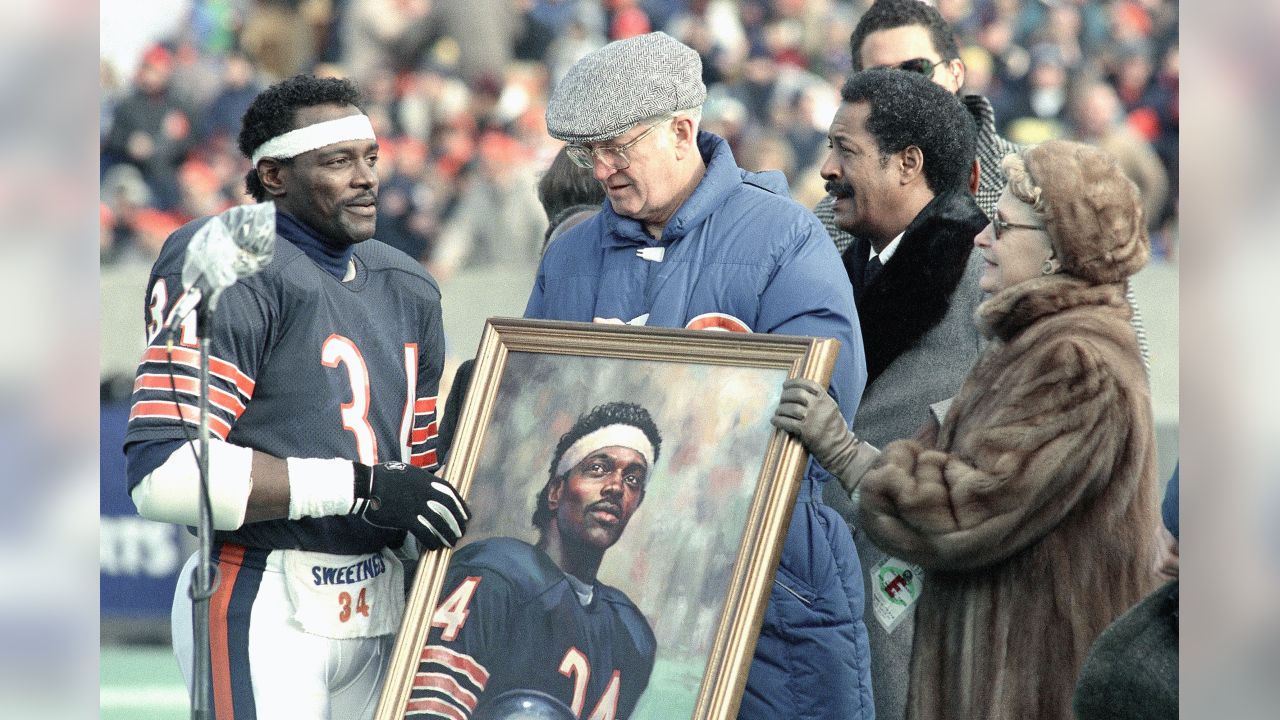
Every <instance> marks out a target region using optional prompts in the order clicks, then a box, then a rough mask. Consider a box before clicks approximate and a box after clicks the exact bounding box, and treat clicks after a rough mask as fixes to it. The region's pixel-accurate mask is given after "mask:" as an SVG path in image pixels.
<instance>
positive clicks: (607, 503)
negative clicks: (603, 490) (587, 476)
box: [587, 500, 622, 517]
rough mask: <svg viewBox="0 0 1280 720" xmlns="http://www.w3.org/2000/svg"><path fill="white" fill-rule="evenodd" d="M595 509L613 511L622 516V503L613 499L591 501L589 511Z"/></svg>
mask: <svg viewBox="0 0 1280 720" xmlns="http://www.w3.org/2000/svg"><path fill="white" fill-rule="evenodd" d="M593 510H604V511H607V512H610V513H613V514H614V515H616V516H618V517H622V505H620V504H618V503H616V502H614V501H612V500H597V501H596V502H593V503H591V506H590V507H588V508H587V511H588V512H591V511H593Z"/></svg>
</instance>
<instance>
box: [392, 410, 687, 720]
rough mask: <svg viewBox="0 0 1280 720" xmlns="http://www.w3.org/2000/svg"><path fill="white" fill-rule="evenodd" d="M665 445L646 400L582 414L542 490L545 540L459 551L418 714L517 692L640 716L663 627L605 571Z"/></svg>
mask: <svg viewBox="0 0 1280 720" xmlns="http://www.w3.org/2000/svg"><path fill="white" fill-rule="evenodd" d="M661 447H662V437H661V435H660V434H659V433H658V428H657V426H655V425H654V422H653V419H652V418H651V417H650V416H649V412H648V411H647V410H645V409H644V408H642V407H640V406H639V405H634V404H630V403H621V402H613V403H608V404H604V405H600V406H598V407H596V408H594V409H593V410H591V411H590V412H588V413H586V414H584V415H583V416H582V417H580V418H578V420H577V422H576V423H575V424H574V426H573V427H572V428H570V429H569V431H568V432H567V433H565V434H564V435H563V436H562V437H561V438H560V441H559V443H558V444H557V446H556V449H555V453H554V454H553V456H552V460H551V467H550V472H549V476H548V479H547V482H546V484H545V485H544V486H543V488H542V491H541V492H540V493H539V494H538V502H537V508H536V509H535V510H534V514H533V525H534V526H535V527H536V528H537V529H538V534H539V537H538V542H537V544H536V545H530V544H528V543H525V542H522V541H520V540H516V539H514V538H490V539H486V540H481V541H479V542H475V543H472V544H470V545H467V546H465V547H463V548H462V549H460V550H458V551H457V553H456V554H455V555H454V556H453V559H452V561H451V562H450V564H449V571H448V575H447V577H446V579H445V584H444V588H443V591H442V593H441V597H443V598H444V599H443V600H442V601H441V602H440V604H439V606H438V608H437V609H436V611H435V613H434V614H433V615H432V618H431V630H430V635H429V636H428V640H427V644H426V646H425V647H424V648H423V650H422V655H421V658H420V664H419V666H418V673H417V675H416V676H415V678H414V689H413V691H412V693H411V695H410V700H409V703H408V706H407V707H406V714H407V715H408V716H411V717H431V718H448V719H449V720H459V718H470V717H472V716H473V713H474V714H480V715H483V714H484V713H486V712H490V711H489V710H488V708H487V705H488V703H489V702H493V701H496V699H497V698H499V697H508V696H509V694H510V692H511V691H513V690H514V691H536V692H539V693H544V694H546V695H549V696H550V697H552V698H554V699H556V700H558V701H559V702H561V703H563V704H564V705H566V706H567V707H568V708H569V709H570V711H571V712H572V714H573V717H580V718H586V717H600V718H619V719H621V718H626V717H628V716H629V715H630V714H631V711H632V710H633V709H634V708H635V705H636V702H637V700H639V698H640V694H641V693H642V692H643V691H644V689H645V686H646V685H648V683H649V674H650V672H651V671H652V670H653V659H654V651H655V648H656V644H655V641H654V636H653V631H652V629H650V627H649V623H648V622H647V621H646V620H645V618H644V616H643V615H642V614H641V613H640V610H639V609H638V608H636V606H635V604H634V603H632V602H631V600H630V599H629V598H628V597H627V596H626V595H624V594H623V593H622V592H621V591H620V590H618V589H616V588H613V587H610V586H608V585H605V584H603V583H601V582H599V581H598V580H597V578H596V573H597V571H598V570H599V568H600V563H601V561H602V560H603V559H604V554H605V551H607V550H608V549H609V548H610V547H612V546H613V545H614V543H616V542H617V541H618V539H619V538H620V537H621V536H622V532H623V530H625V529H626V527H627V523H628V522H629V521H630V520H631V516H632V514H633V513H635V511H636V509H637V508H639V507H640V503H641V502H643V501H644V495H645V489H646V487H647V485H648V482H649V473H650V470H651V469H652V467H653V464H654V462H656V461H657V459H658V453H659V451H660V450H661Z"/></svg>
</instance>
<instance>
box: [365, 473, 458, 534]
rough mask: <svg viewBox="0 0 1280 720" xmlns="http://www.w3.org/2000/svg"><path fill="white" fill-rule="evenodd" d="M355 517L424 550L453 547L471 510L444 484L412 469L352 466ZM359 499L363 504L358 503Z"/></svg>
mask: <svg viewBox="0 0 1280 720" xmlns="http://www.w3.org/2000/svg"><path fill="white" fill-rule="evenodd" d="M355 483H356V485H355V497H356V498H357V503H356V504H357V508H356V509H355V512H357V513H359V514H360V517H362V518H363V519H364V521H365V522H367V523H369V524H370V525H373V526H375V527H381V528H390V529H394V530H408V531H409V532H411V533H413V536H414V537H416V538H417V539H418V544H419V545H421V546H422V548H423V549H425V550H439V549H440V548H442V547H453V546H454V544H455V543H457V542H458V539H459V538H461V537H462V534H463V533H464V532H466V530H467V520H469V519H471V511H470V510H469V509H468V508H467V504H466V503H465V502H463V500H462V498H461V497H459V496H458V493H457V492H456V491H454V489H453V486H452V485H450V484H449V483H448V482H447V481H445V480H443V479H441V478H438V477H436V476H435V475H432V474H431V473H429V472H427V471H426V470H423V469H422V468H419V467H414V466H413V465H406V464H405V463H402V462H385V463H379V464H378V465H374V466H373V467H369V466H367V465H361V464H359V463H355ZM360 500H364V502H360Z"/></svg>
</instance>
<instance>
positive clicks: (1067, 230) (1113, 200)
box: [1000, 140, 1151, 283]
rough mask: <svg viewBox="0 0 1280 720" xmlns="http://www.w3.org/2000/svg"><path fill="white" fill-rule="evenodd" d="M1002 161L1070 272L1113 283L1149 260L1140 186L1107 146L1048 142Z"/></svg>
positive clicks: (1012, 183)
mask: <svg viewBox="0 0 1280 720" xmlns="http://www.w3.org/2000/svg"><path fill="white" fill-rule="evenodd" d="M1000 166H1001V167H1002V168H1003V169H1004V171H1005V174H1006V175H1007V176H1008V178H1009V192H1010V193H1012V194H1013V196H1014V197H1016V198H1018V199H1019V200H1021V201H1023V202H1025V203H1027V204H1028V205H1030V206H1031V207H1032V209H1034V211H1035V214H1036V217H1037V218H1039V219H1040V220H1042V221H1043V222H1044V225H1045V229H1046V230H1047V231H1048V233H1049V243H1050V245H1051V246H1052V247H1053V253H1054V255H1055V256H1057V258H1058V260H1059V261H1061V263H1062V267H1063V269H1064V270H1065V271H1066V272H1068V273H1070V274H1071V275H1074V276H1075V277H1077V278H1080V279H1083V280H1087V281H1089V282H1091V283H1111V282H1119V281H1121V280H1123V279H1124V278H1126V277H1129V276H1130V275H1132V274H1134V273H1135V272H1137V271H1138V270H1140V269H1141V268H1142V266H1143V265H1145V264H1146V263H1147V258H1148V257H1149V256H1150V252H1151V243H1150V240H1149V239H1148V237H1147V226H1146V222H1145V221H1144V220H1143V217H1142V206H1141V203H1140V202H1139V198H1138V188H1137V186H1135V185H1134V184H1133V181H1131V180H1129V178H1127V177H1125V175H1124V172H1123V171H1122V170H1121V169H1120V166H1119V165H1118V164H1117V163H1116V160H1115V158H1114V157H1112V156H1111V155H1109V154H1107V153H1106V152H1105V151H1103V150H1100V149H1099V148H1096V147H1093V146H1091V145H1086V144H1083V143H1077V142H1072V141H1068V140H1049V141H1047V142H1043V143H1040V144H1039V145H1033V146H1031V147H1027V148H1024V149H1023V150H1021V151H1020V152H1019V153H1017V154H1016V155H1008V156H1005V158H1004V159H1003V160H1002V161H1001V162H1000Z"/></svg>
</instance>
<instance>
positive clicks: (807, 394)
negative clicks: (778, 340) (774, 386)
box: [770, 378, 880, 493]
mask: <svg viewBox="0 0 1280 720" xmlns="http://www.w3.org/2000/svg"><path fill="white" fill-rule="evenodd" d="M770 422H772V423H773V425H774V427H776V428H778V429H779V430H785V431H786V432H789V433H791V434H792V435H794V436H795V437H796V439H798V440H799V441H800V443H801V444H802V445H804V447H805V449H806V450H808V451H809V454H811V455H813V458H814V459H815V460H817V461H818V464H819V465H821V466H822V467H824V468H826V469H827V471H828V472H830V473H831V474H832V475H835V476H836V478H837V479H839V480H840V484H841V485H843V486H844V488H845V490H846V491H847V492H849V493H852V492H853V491H854V489H855V488H857V486H858V482H859V481H860V480H862V476H863V474H865V473H866V471H867V469H868V468H870V467H871V463H872V462H874V460H875V459H876V457H877V456H879V454H880V452H879V451H878V450H876V449H875V447H873V446H871V445H869V444H867V443H865V442H863V441H862V440H861V439H860V438H859V437H858V436H857V435H855V434H854V433H853V431H852V430H850V429H849V426H848V425H847V424H846V423H845V420H844V416H843V415H841V414H840V407H839V406H838V405H836V401H835V400H832V399H831V396H830V395H827V393H826V392H825V391H823V389H822V388H821V387H819V386H818V384H817V383H815V382H813V381H812V380H803V379H800V378H795V379H792V380H787V381H786V382H784V383H783V384H782V397H781V398H780V399H779V400H778V409H777V410H775V411H774V413H773V417H772V418H771V419H770Z"/></svg>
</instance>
